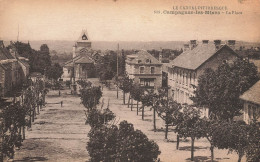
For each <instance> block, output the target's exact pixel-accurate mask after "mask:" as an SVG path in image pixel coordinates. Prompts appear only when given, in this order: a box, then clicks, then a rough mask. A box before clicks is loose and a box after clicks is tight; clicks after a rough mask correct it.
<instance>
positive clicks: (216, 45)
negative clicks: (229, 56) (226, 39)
mask: <svg viewBox="0 0 260 162" xmlns="http://www.w3.org/2000/svg"><path fill="white" fill-rule="evenodd" d="M214 44H215V47H216V50H218V49H219V48H220V45H221V40H214Z"/></svg>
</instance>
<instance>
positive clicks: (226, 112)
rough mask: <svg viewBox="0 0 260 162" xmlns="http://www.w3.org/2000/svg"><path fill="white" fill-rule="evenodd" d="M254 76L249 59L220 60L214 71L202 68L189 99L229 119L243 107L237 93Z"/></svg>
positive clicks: (247, 85) (252, 80)
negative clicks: (225, 61)
mask: <svg viewBox="0 0 260 162" xmlns="http://www.w3.org/2000/svg"><path fill="white" fill-rule="evenodd" d="M258 80H259V77H258V75H257V68H256V66H255V65H254V64H253V63H249V62H248V61H245V60H241V59H238V60H236V61H235V62H234V63H233V64H228V63H224V64H222V65H220V66H219V67H218V69H217V70H216V71H213V70H211V69H206V70H205V72H204V74H203V75H202V76H200V77H199V80H198V87H197V88H196V91H195V97H194V98H192V100H193V101H194V103H195V104H196V105H197V106H206V107H208V108H209V110H210V115H211V117H213V118H221V119H232V118H233V117H234V116H237V115H240V110H241V109H242V107H243V104H242V102H241V100H240V99H239V96H240V95H241V94H242V93H243V92H245V91H246V90H248V89H249V88H250V87H251V86H252V85H253V84H255V83H256V82H257V81H258Z"/></svg>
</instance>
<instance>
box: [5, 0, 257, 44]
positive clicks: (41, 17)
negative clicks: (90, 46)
mask: <svg viewBox="0 0 260 162" xmlns="http://www.w3.org/2000/svg"><path fill="white" fill-rule="evenodd" d="M173 6H178V7H179V9H180V6H193V7H194V6H196V7H198V6H225V7H227V9H228V11H230V12H232V11H238V12H242V14H238V15H236V14H230V15H228V14H226V13H223V14H220V15H205V14H204V15H196V14H191V15H173V14H163V12H164V10H167V11H172V10H173ZM155 10H160V14H154V11H155ZM203 11H205V10H203ZM223 12H226V11H223ZM0 22H1V23H0V39H4V40H5V39H8V40H17V36H18V29H19V40H77V38H78V36H79V34H80V33H81V31H82V29H87V31H88V34H89V38H90V39H91V40H92V41H179V40H180V41H183V40H191V39H197V40H202V39H209V40H213V39H223V40H227V39H235V40H243V41H250V42H260V0H116V1H115V0H0Z"/></svg>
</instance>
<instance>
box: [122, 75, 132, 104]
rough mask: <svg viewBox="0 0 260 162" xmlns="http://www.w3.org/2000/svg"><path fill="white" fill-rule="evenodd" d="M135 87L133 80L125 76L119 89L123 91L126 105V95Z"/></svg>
mask: <svg viewBox="0 0 260 162" xmlns="http://www.w3.org/2000/svg"><path fill="white" fill-rule="evenodd" d="M132 85H133V80H132V79H129V77H128V76H126V75H125V76H123V78H122V79H121V80H120V85H119V88H120V89H122V90H123V103H124V104H125V94H126V93H129V92H130V90H131V88H132Z"/></svg>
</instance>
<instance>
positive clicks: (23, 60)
mask: <svg viewBox="0 0 260 162" xmlns="http://www.w3.org/2000/svg"><path fill="white" fill-rule="evenodd" d="M19 61H20V62H21V63H22V64H23V65H24V66H26V67H30V65H29V63H28V62H27V61H26V60H25V59H19Z"/></svg>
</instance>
